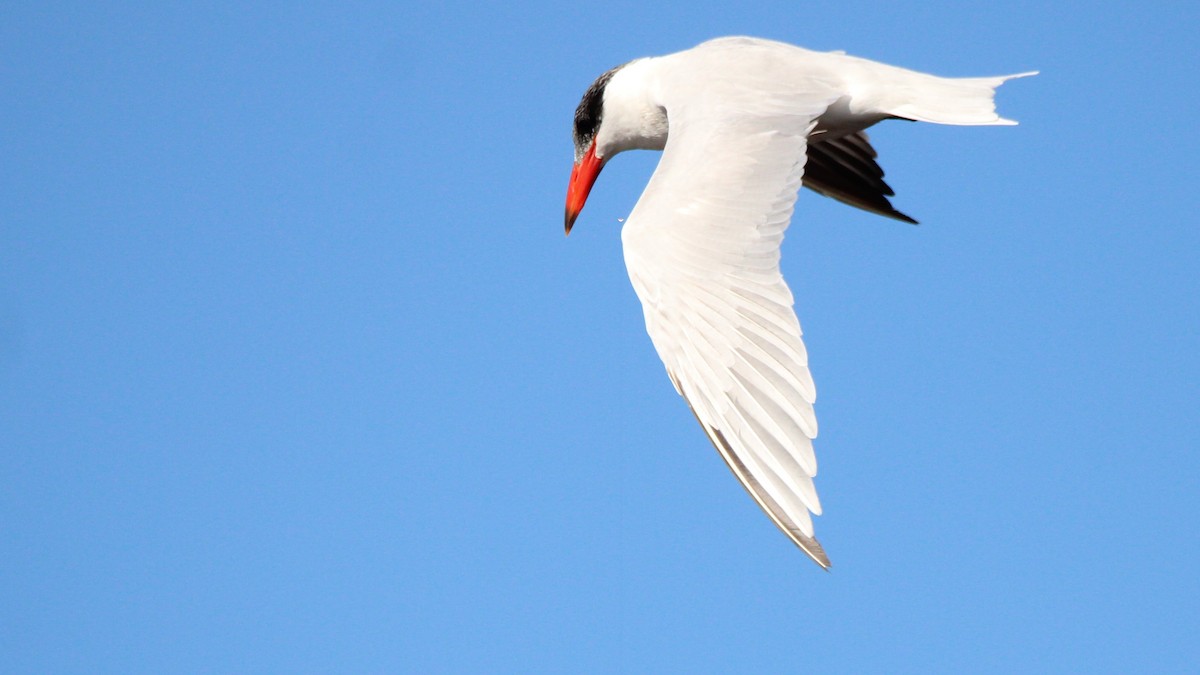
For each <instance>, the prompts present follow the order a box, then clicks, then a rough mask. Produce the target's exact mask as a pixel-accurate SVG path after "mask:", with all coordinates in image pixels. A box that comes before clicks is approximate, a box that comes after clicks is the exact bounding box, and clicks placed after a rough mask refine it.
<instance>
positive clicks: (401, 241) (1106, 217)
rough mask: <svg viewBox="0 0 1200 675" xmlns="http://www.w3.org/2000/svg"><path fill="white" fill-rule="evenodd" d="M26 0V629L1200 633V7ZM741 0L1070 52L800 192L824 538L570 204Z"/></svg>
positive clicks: (1143, 662) (381, 646)
mask: <svg viewBox="0 0 1200 675" xmlns="http://www.w3.org/2000/svg"><path fill="white" fill-rule="evenodd" d="M510 4H511V3H493V4H488V5H479V4H462V5H455V4H453V3H444V4H440V5H429V6H424V5H417V4H416V3H369V2H363V3H342V2H339V3H304V5H303V6H302V7H300V6H295V5H294V4H292V3H278V4H274V3H270V4H268V3H259V4H255V5H254V6H253V7H250V8H247V7H244V6H242V5H241V4H238V3H230V4H225V5H220V4H206V5H205V6H204V7H201V6H200V4H199V3H195V4H187V5H184V4H183V3H146V4H145V5H138V4H120V3H107V4H106V6H104V7H97V6H95V3H80V4H78V5H75V4H71V3H51V2H44V3H41V2H39V3H32V2H26V3H7V4H5V5H4V7H3V8H0V671H2V672H12V673H26V672H27V673H33V672H37V673H51V672H89V673H93V672H120V673H136V672H146V673H162V672H422V673H425V672H540V671H557V672H589V673H597V672H631V671H632V672H638V671H640V672H671V671H676V672H747V673H749V672H801V671H803V672H831V673H845V672H921V673H926V672H996V673H1011V672H1021V671H1026V672H1027V671H1039V672H1106V671H1107V672H1135V671H1136V672H1181V671H1184V670H1188V669H1191V668H1194V667H1195V666H1196V663H1197V662H1200V639H1198V638H1197V635H1200V536H1197V530H1196V520H1197V517H1200V496H1198V493H1200V422H1198V421H1197V412H1196V409H1197V404H1198V403H1200V396H1198V394H1200V388H1198V386H1197V383H1198V382H1200V356H1198V352H1200V300H1198V298H1200V274H1198V272H1197V261H1198V259H1200V227H1198V226H1197V215H1196V214H1197V211H1198V208H1197V207H1198V206H1200V204H1198V200H1197V196H1196V194H1197V189H1196V178H1197V175H1198V173H1197V171H1196V168H1195V161H1196V157H1197V156H1198V155H1200V152H1198V151H1200V147H1198V145H1200V143H1198V142H1197V138H1198V134H1197V131H1196V119H1195V117H1196V113H1197V111H1200V97H1198V96H1197V92H1196V85H1197V79H1196V78H1197V75H1196V68H1197V65H1200V49H1198V48H1197V41H1196V36H1195V29H1196V26H1197V25H1200V10H1198V9H1197V7H1198V6H1197V5H1196V4H1195V3H1184V2H1178V3H1171V2H1163V3H1144V2H1143V3H1081V2H1079V3H1068V2H1060V3H1045V2H1020V3H988V4H981V5H980V6H968V5H967V4H966V3H957V2H940V3H934V2H886V3H885V2H839V3H812V2H807V3H800V2H766V3H760V4H759V5H758V6H757V7H756V8H754V9H746V8H744V7H739V6H738V3H724V4H723V5H722V6H720V7H704V6H698V3H695V2H664V3H645V2H625V1H615V0H614V1H607V2H575V3H570V2H568V3H563V2H554V3H523V4H518V5H517V6H509V5H510ZM730 34H749V35H758V36H763V37H770V38H775V39H780V40H785V41H788V42H793V43H796V44H801V45H804V46H807V47H810V48H814V49H844V50H847V51H849V52H850V53H852V54H855V55H859V56H864V57H868V58H873V59H877V60H881V61H886V62H889V63H893V64H896V65H901V66H906V67H910V68H915V69H920V70H926V71H929V72H933V73H936V74H940V75H961V76H970V75H995V74H1002V73H1014V72H1021V71H1025V70H1032V69H1038V70H1041V73H1042V74H1041V75H1039V76H1038V77H1035V78H1031V79H1026V80H1020V81H1016V82H1011V83H1009V84H1008V85H1006V86H1005V87H1004V88H1003V89H1002V90H1001V92H1000V96H999V104H1000V110H1001V112H1002V113H1003V114H1004V115H1005V116H1007V117H1012V118H1015V119H1017V120H1020V122H1021V125H1020V126H1018V127H994V128H950V127H937V126H933V125H918V124H902V123H898V122H893V123H889V124H884V125H881V126H879V127H876V128H875V129H874V130H873V131H872V138H873V140H874V144H875V146H876V148H877V149H878V150H879V152H880V155H881V157H880V159H881V164H882V165H883V166H884V168H885V169H886V171H887V172H888V180H889V182H890V183H891V185H892V186H893V187H894V188H895V189H896V191H897V197H896V200H895V204H896V206H897V207H898V208H899V209H900V210H902V211H904V212H906V213H909V214H911V215H913V216H914V217H916V218H917V219H918V220H920V221H921V222H922V224H921V225H920V226H919V227H912V226H907V225H903V224H900V223H897V222H893V221H889V220H886V219H883V218H879V217H877V216H871V215H869V214H866V213H862V212H859V211H855V210H853V209H850V208H848V207H845V206H843V205H841V204H839V203H836V202H833V201H831V200H828V199H824V198H821V197H819V196H817V195H815V194H813V193H806V194H803V195H802V196H801V200H800V202H799V204H798V206H797V210H796V216H795V219H794V221H793V225H792V229H791V230H789V234H788V239H787V241H786V242H785V245H784V260H783V266H784V271H785V274H786V275H787V277H788V279H789V281H790V283H791V286H792V289H793V291H794V292H795V295H796V298H797V305H796V309H797V311H798V313H799V316H800V319H801V323H802V324H803V326H804V329H805V337H806V341H807V345H808V349H809V353H810V357H811V365H812V368H813V372H814V375H815V377H816V382H817V388H818V391H819V392H820V398H819V400H818V403H817V414H818V417H819V418H820V420H821V436H820V438H819V439H818V441H817V445H816V448H817V452H818V455H819V457H820V461H821V474H820V476H819V477H818V479H817V486H818V489H819V490H820V492H821V496H822V502H823V504H824V507H825V515H824V516H822V517H821V518H819V519H817V522H816V527H817V534H818V536H819V537H820V539H821V541H822V543H823V544H824V545H825V548H826V550H827V551H828V553H829V555H830V557H831V559H832V561H833V565H834V567H833V570H832V571H831V572H830V573H825V572H822V571H821V570H820V569H818V568H817V567H816V566H815V565H813V564H812V563H811V562H809V561H808V560H807V559H806V558H805V557H804V555H803V554H801V553H800V551H799V550H797V549H795V548H794V547H793V546H792V545H791V544H790V543H789V542H788V541H787V539H786V538H785V537H784V536H783V535H782V534H780V533H779V532H778V531H776V530H775V528H774V526H773V525H772V524H771V523H770V521H769V520H768V519H767V518H766V517H765V516H764V515H763V514H762V513H761V512H760V511H759V510H758V508H757V507H756V506H755V505H754V504H753V502H752V501H751V500H750V499H749V497H748V496H747V495H746V493H745V492H744V491H743V490H742V489H741V488H740V487H739V486H738V485H737V483H736V481H735V480H734V478H733V477H732V476H731V475H730V473H729V471H728V470H727V469H726V468H725V466H724V465H723V463H722V462H721V460H720V458H719V457H718V455H717V454H716V452H715V451H714V450H713V448H712V447H711V446H710V445H709V442H708V440H707V439H706V438H705V437H704V435H703V433H701V430H700V429H699V428H698V427H697V425H696V424H695V421H694V420H693V419H692V416H691V415H690V414H689V413H688V410H687V407H686V405H685V404H684V402H683V401H682V399H680V398H679V397H678V396H677V395H676V394H675V392H674V390H673V389H672V387H671V385H670V383H669V382H668V380H667V378H666V376H665V374H664V372H663V369H662V366H661V364H660V363H659V361H658V359H657V357H656V355H655V353H654V350H653V348H652V347H651V345H650V342H649V340H648V339H647V338H646V336H645V331H644V327H643V324H642V315H641V309H640V307H639V306H638V304H637V301H636V298H635V297H634V295H633V292H632V289H631V288H630V286H629V283H628V279H627V278H626V274H625V270H624V264H623V261H622V258H621V254H620V239H619V228H620V223H619V219H621V218H624V217H625V216H626V215H627V214H628V212H629V210H630V209H631V208H632V206H633V204H634V202H635V201H636V199H637V196H638V194H639V193H640V191H641V188H642V186H643V185H644V183H645V181H646V179H647V177H648V176H649V174H650V172H651V171H652V170H653V167H654V163H655V161H656V159H657V158H656V155H655V154H654V153H629V154H627V155H623V156H621V157H620V158H619V159H618V160H616V161H614V162H612V163H611V164H610V165H609V166H608V168H607V169H606V170H605V172H604V175H603V176H601V178H600V181H599V183H598V184H597V187H596V189H595V191H594V193H593V196H592V198H591V200H590V202H589V204H588V206H587V209H586V210H585V211H584V213H583V215H582V217H581V218H580V220H579V222H578V223H577V224H576V227H575V231H574V232H573V234H572V235H571V236H570V237H569V238H564V237H563V235H562V209H563V198H564V194H565V188H566V182H567V176H568V173H569V171H570V163H571V159H572V147H571V138H570V121H571V114H572V112H573V109H574V107H575V105H576V104H577V103H578V100H579V96H580V95H581V94H582V92H583V91H584V89H585V88H586V87H587V86H588V85H589V84H590V83H591V82H592V80H593V79H594V78H595V77H596V76H597V75H598V74H599V73H601V72H602V71H604V70H605V69H607V68H609V67H611V66H613V65H615V64H618V63H621V62H624V61H627V60H629V59H631V58H634V57H637V56H643V55H650V54H662V53H668V52H672V51H676V50H679V49H684V48H687V47H690V46H693V45H695V44H696V43H698V42H701V41H703V40H705V39H708V38H711V37H716V36H721V35H730Z"/></svg>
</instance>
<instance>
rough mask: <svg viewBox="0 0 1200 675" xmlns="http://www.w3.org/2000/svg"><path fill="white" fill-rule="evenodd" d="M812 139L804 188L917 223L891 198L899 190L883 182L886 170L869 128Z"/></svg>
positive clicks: (805, 167) (805, 166) (907, 221)
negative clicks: (897, 206)
mask: <svg viewBox="0 0 1200 675" xmlns="http://www.w3.org/2000/svg"><path fill="white" fill-rule="evenodd" d="M811 140H815V139H810V143H809V146H808V162H807V163H806V164H805V165H804V187H806V188H808V189H810V190H812V191H814V192H818V193H820V194H823V195H825V196H826V197H833V198H834V199H836V200H838V201H840V202H843V203H846V204H849V205H851V206H855V207H858V208H860V209H863V210H864V211H870V212H871V213H878V214H879V215H881V216H887V217H888V218H895V219H896V220H901V221H904V222H906V223H912V224H914V225H916V224H917V221H915V220H913V219H912V218H911V217H910V216H908V215H906V214H903V213H901V212H899V211H897V210H896V209H895V208H894V207H893V206H892V203H891V202H890V201H888V197H891V196H893V195H895V194H896V193H895V192H894V191H893V190H892V188H891V186H889V185H888V184H887V183H885V182H883V169H882V168H880V166H879V163H878V162H876V161H875V158H876V157H878V156H879V155H878V153H876V152H875V148H873V147H871V141H870V140H869V139H868V138H867V133H866V132H865V131H859V132H855V133H851V134H846V135H845V136H841V137H839V138H835V139H833V140H822V141H820V142H811Z"/></svg>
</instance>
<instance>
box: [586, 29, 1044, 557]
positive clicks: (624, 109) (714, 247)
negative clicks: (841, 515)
mask: <svg viewBox="0 0 1200 675" xmlns="http://www.w3.org/2000/svg"><path fill="white" fill-rule="evenodd" d="M1033 74H1035V73H1032V72H1030V73H1021V74H1018V75H1008V76H1002V77H980V78H942V77H936V76H933V75H927V74H924V73H919V72H915V71H912V70H906V69H903V68H898V67H895V66H889V65H886V64H883V63H877V62H875V61H869V60H866V59H862V58H857V57H853V56H848V55H846V54H845V53H842V52H814V51H809V50H806V49H802V48H800V47H795V46H792V45H788V44H784V43H781V42H773V41H769V40H761V39H756V38H748V37H729V38H720V39H716V40H711V41H709V42H705V43H703V44H701V45H699V46H697V47H694V48H692V49H689V50H686V51H682V52H678V53H675V54H670V55H667V56H661V57H650V58H641V59H636V60H634V61H630V62H629V63H626V64H624V65H621V66H617V67H616V68H613V69H612V70H610V71H608V72H606V73H604V74H603V75H601V76H600V77H599V78H597V79H596V81H595V82H594V83H592V85H591V86H590V87H589V88H588V89H587V91H586V92H585V93H584V95H583V99H582V100H581V101H580V102H579V107H578V109H576V111H575V129H574V140H575V164H574V168H573V169H572V171H571V180H570V183H569V185H568V187H567V204H566V230H567V233H568V234H569V233H570V231H571V226H572V225H574V223H575V220H576V218H578V216H579V213H580V211H581V210H582V209H583V205H584V202H585V201H586V200H587V196H588V193H589V192H590V190H591V188H592V185H593V184H594V183H595V181H596V177H597V176H598V175H599V174H600V170H601V169H602V168H603V167H604V165H605V164H606V163H607V162H608V161H609V160H611V159H612V158H613V157H614V156H615V155H617V154H618V153H620V152H623V151H625V150H633V149H647V150H662V151H663V154H662V158H661V160H660V161H659V163H658V167H657V169H655V171H654V175H653V176H652V177H651V178H650V182H649V184H648V185H647V186H646V189H645V191H644V192H643V193H642V196H641V198H640V199H638V202H637V205H636V206H635V207H634V209H633V212H632V213H631V214H630V215H629V217H628V218H627V219H626V220H625V223H624V226H623V228H622V231H621V241H622V245H623V248H624V252H625V265H626V267H627V268H628V271H629V279H630V281H631V282H632V283H633V288H634V290H635V291H636V293H637V296H638V298H639V299H640V300H641V302H642V309H643V312H644V315H645V320H646V330H647V332H648V333H649V334H650V339H651V341H652V342H653V343H654V348H655V350H657V352H658V355H659V357H660V358H661V359H662V362H663V365H665V366H666V369H667V376H668V377H669V378H670V379H671V383H672V384H673V385H675V390H676V391H677V392H679V394H680V395H681V396H683V398H684V399H685V400H686V401H687V403H688V405H689V406H690V407H691V409H692V412H693V413H694V414H695V416H696V419H697V420H698V421H699V422H700V426H701V427H703V428H704V431H705V433H706V434H708V437H709V439H710V440H711V441H712V443H713V445H714V446H716V449H717V451H718V452H719V453H720V455H721V457H722V459H724V460H725V463H726V464H728V465H729V468H730V469H731V470H732V471H733V474H734V475H735V476H736V477H737V479H738V480H739V481H740V482H741V484H742V485H743V486H744V487H745V488H746V490H747V491H748V492H749V493H750V495H751V496H752V497H753V498H754V500H755V501H756V502H757V503H758V505H759V506H760V507H762V509H763V511H765V512H766V513H767V515H768V516H770V518H771V520H772V521H773V522H774V523H775V525H776V526H778V527H779V529H781V530H783V532H784V533H785V534H786V535H787V536H788V537H789V538H790V539H791V540H792V541H793V542H794V543H795V544H796V545H797V546H799V547H800V549H801V550H802V551H804V553H806V554H807V555H808V556H809V557H810V558H812V559H813V560H814V561H816V563H817V564H818V565H820V566H822V567H824V568H829V566H830V563H829V557H828V556H827V555H826V554H825V551H824V549H823V548H822V547H821V544H820V543H819V542H818V541H817V540H816V538H815V537H814V536H813V522H812V515H820V514H821V502H820V500H819V499H818V498H817V491H816V489H815V487H814V486H813V477H814V476H816V475H817V460H816V456H815V455H814V454H813V443H812V441H813V439H814V438H816V436H817V419H816V416H815V415H814V413H813V402H814V401H815V400H816V389H815V388H814V386H813V378H812V375H811V373H810V372H809V368H808V354H807V353H806V351H805V347H804V343H803V341H802V340H801V331H800V323H799V321H798V319H797V318H796V314H795V312H794V311H793V310H792V302H793V301H792V293H791V291H790V290H789V289H788V286H787V283H786V282H785V281H784V279H783V276H782V274H781V273H780V271H779V255H780V253H779V249H780V243H781V242H782V241H783V233H784V230H786V229H787V226H788V223H789V222H790V221H791V218H792V209H793V206H794V204H795V201H796V197H797V192H798V191H799V189H800V187H801V186H803V187H807V188H809V189H811V190H814V191H816V192H818V193H820V194H823V195H825V196H828V197H832V198H834V199H837V200H840V201H842V202H845V203H846V204H849V205H851V206H855V207H858V208H860V209H864V210H867V211H870V212H872V213H877V214H879V215H882V216H886V217H889V218H894V219H896V220H901V221H905V222H909V223H916V221H915V220H913V219H912V218H910V217H909V216H907V215H905V214H903V213H901V212H899V211H897V210H896V209H895V208H893V207H892V204H891V202H890V201H889V200H888V197H890V196H893V195H894V192H893V191H892V189H891V188H890V187H888V185H887V183H885V182H884V181H883V170H882V169H881V168H880V167H879V165H878V164H877V163H876V161H875V158H876V156H877V155H876V152H875V149H874V148H873V147H871V143H870V141H869V139H868V138H867V135H866V134H865V133H864V130H865V129H867V128H868V127H870V126H871V125H873V124H875V123H877V122H880V121H883V120H887V119H902V120H913V121H920V122H933V123H937V124H955V125H1011V124H1016V122H1013V121H1011V120H1006V119H1003V118H1001V117H999V116H998V115H997V114H996V112H995V104H994V101H993V98H994V96H995V89H996V87H998V86H999V85H1001V84H1002V83H1004V82H1005V81H1006V80H1009V79H1012V78H1015V77H1023V76H1026V75H1033Z"/></svg>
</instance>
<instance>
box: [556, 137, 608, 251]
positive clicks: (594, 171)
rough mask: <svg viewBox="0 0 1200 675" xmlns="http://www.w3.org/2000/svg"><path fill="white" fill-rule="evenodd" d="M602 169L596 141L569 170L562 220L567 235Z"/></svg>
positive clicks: (602, 164) (602, 163)
mask: <svg viewBox="0 0 1200 675" xmlns="http://www.w3.org/2000/svg"><path fill="white" fill-rule="evenodd" d="M602 168H604V160H602V159H599V158H598V157H596V141H594V140H593V141H592V144H591V145H589V146H588V151H587V153H586V154H584V156H583V158H581V159H580V160H579V161H578V162H575V167H574V168H572V169H571V182H570V183H568V184H567V214H566V218H565V220H564V224H565V225H566V228H567V234H571V226H572V225H574V224H575V219H576V218H578V217H579V212H580V211H582V210H583V204H584V202H586V201H587V198H588V193H589V192H591V191H592V185H593V184H595V182H596V176H599V175H600V169H602Z"/></svg>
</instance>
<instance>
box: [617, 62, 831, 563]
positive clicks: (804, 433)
mask: <svg viewBox="0 0 1200 675" xmlns="http://www.w3.org/2000/svg"><path fill="white" fill-rule="evenodd" d="M687 70H688V72H700V71H703V68H697V65H696V64H694V63H693V64H688V66H687ZM711 73H712V71H708V75H709V77H708V78H707V79H706V80H705V81H704V83H703V85H702V86H696V87H691V88H689V86H688V85H687V84H686V83H685V82H678V81H676V82H672V86H673V87H674V88H675V91H677V92H678V97H677V99H676V100H679V101H681V103H680V104H679V105H677V106H673V105H671V98H672V92H671V91H667V92H665V93H664V94H663V96H664V100H665V101H666V107H667V115H668V120H669V124H670V132H669V137H668V140H667V145H666V148H665V150H664V153H663V156H662V160H661V161H660V163H659V166H658V168H657V170H656V171H655V173H654V176H653V177H652V178H651V180H650V183H649V185H648V186H647V187H646V191H645V192H644V193H643V194H642V197H641V199H640V200H638V203H637V206H636V207H635V208H634V210H633V213H632V214H631V215H630V217H629V219H628V221H627V222H626V224H625V227H624V230H623V231H622V241H623V243H624V250H625V263H626V266H627V267H628V269H629V277H630V280H631V281H632V282H633V287H634V290H635V291H636V292H637V295H638V297H639V298H640V299H641V301H642V306H643V309H644V311H645V317H646V329H647V331H648V332H649V333H650V338H651V340H653V342H654V346H655V349H656V350H657V351H658V354H659V356H660V357H661V358H662V360H663V363H664V364H665V365H666V368H667V373H668V374H669V375H670V377H671V380H672V382H673V383H674V384H675V388H676V389H677V390H678V391H679V393H680V394H681V395H682V396H683V397H684V398H685V399H686V400H687V401H688V404H689V405H690V406H691V408H692V411H693V412H694V413H695V415H696V418H697V419H698V420H699V421H700V424H701V426H703V428H704V430H705V431H706V432H707V433H708V436H709V438H710V439H711V440H712V442H713V444H714V445H715V446H716V448H717V450H718V451H719V452H720V453H721V456H722V457H723V458H724V459H725V462H726V463H727V464H728V465H729V468H730V469H732V470H733V473H734V475H736V476H737V478H738V480H739V481H741V483H742V485H744V486H745V487H746V489H747V490H748V491H749V492H750V494H751V495H752V496H753V497H754V499H755V501H757V502H758V504H759V506H761V507H762V508H763V510H764V511H766V512H767V514H768V515H769V516H770V517H771V519H772V520H773V521H774V522H775V524H776V525H778V526H779V528H780V529H782V530H783V531H784V532H785V533H787V535H788V536H789V537H790V538H791V539H792V541H794V542H795V543H796V544H797V545H798V546H799V547H800V548H801V549H802V550H803V551H804V552H805V553H807V554H808V555H809V556H810V557H812V558H813V560H815V561H816V562H817V563H819V564H820V565H822V566H823V567H829V559H828V558H827V557H826V555H825V552H824V551H823V550H822V548H821V545H820V544H819V543H818V542H817V540H816V539H814V538H813V525H812V518H811V517H810V515H809V514H810V512H811V513H813V514H820V513H821V504H820V501H819V500H818V499H817V493H816V490H815V489H814V487H813V481H812V478H813V476H815V475H816V473H817V462H816V458H815V456H814V454H813V449H812V439H813V438H815V437H816V435H817V421H816V417H815V415H814V414H813V401H814V400H815V399H816V390H815V389H814V387H813V381H812V376H811V375H810V374H809V370H808V357H807V354H806V352H805V349H804V343H803V342H802V341H801V337H800V336H801V332H800V323H799V321H798V320H797V319H796V315H795V313H794V312H793V311H792V294H791V291H790V290H789V289H788V287H787V284H786V283H785V282H784V280H783V276H782V275H781V274H780V271H779V247H780V243H781V242H782V240H783V233H784V230H785V229H787V226H788V222H789V221H790V219H791V216H792V206H793V204H794V203H795V200H796V193H797V191H798V190H799V189H800V186H801V177H802V175H803V171H804V161H805V149H806V139H807V136H808V134H809V132H810V131H811V130H812V128H813V125H814V120H815V119H816V118H817V116H818V115H820V113H821V112H823V111H824V110H825V109H826V108H827V107H828V106H829V104H830V103H831V102H832V101H833V100H835V99H836V97H837V94H836V92H834V91H833V90H832V89H831V88H830V87H828V86H824V83H818V82H811V83H808V84H809V86H799V87H797V86H796V84H797V83H796V82H795V81H794V79H793V80H792V81H791V83H790V88H791V91H790V92H779V93H773V92H774V91H775V90H780V89H782V87H781V86H780V83H779V82H778V81H777V80H774V79H773V76H774V74H773V73H771V72H770V69H769V68H768V69H765V70H759V71H756V75H755V76H752V77H751V81H747V80H746V77H747V76H746V73H745V72H742V73H739V77H738V79H737V80H736V81H734V80H732V79H731V80H728V81H714V80H713V79H712V77H711ZM772 82H773V84H772ZM689 89H690V90H689Z"/></svg>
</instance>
